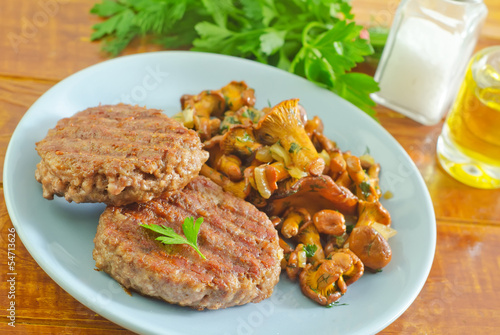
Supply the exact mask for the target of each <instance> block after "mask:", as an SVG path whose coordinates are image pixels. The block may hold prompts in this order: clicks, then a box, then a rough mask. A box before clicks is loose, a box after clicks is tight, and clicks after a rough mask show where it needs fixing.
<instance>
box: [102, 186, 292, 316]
mask: <svg viewBox="0 0 500 335" xmlns="http://www.w3.org/2000/svg"><path fill="white" fill-rule="evenodd" d="M186 217H193V218H194V219H196V218H198V217H203V218H204V222H203V224H202V225H201V228H200V232H199V235H198V247H199V249H200V251H201V252H202V253H203V254H204V255H205V256H206V258H207V259H206V260H203V259H202V258H201V257H200V255H199V254H198V253H197V252H196V251H195V250H194V249H193V248H191V247H190V246H187V245H164V244H161V243H160V242H158V241H156V240H155V238H156V237H157V236H158V234H157V233H155V232H152V231H150V230H149V229H146V228H143V227H140V226H139V225H140V224H143V223H144V224H158V225H164V226H167V227H172V228H173V229H174V230H175V231H176V232H177V233H178V234H180V235H181V236H184V235H183V233H182V227H181V226H182V223H183V221H184V218H186ZM94 243H95V249H94V252H93V257H94V260H95V261H96V267H97V269H99V270H103V271H105V272H107V273H108V274H110V275H111V277H113V278H114V279H116V280H117V281H118V282H119V283H121V284H122V285H123V286H124V287H126V288H130V289H134V290H136V291H138V292H140V293H142V294H144V295H148V296H152V297H156V298H160V299H163V300H165V301H167V302H169V303H173V304H179V305H182V306H190V307H193V308H195V309H200V310H201V309H205V308H207V309H218V308H226V307H230V306H235V305H242V304H246V303H249V302H259V301H261V300H263V299H265V298H267V297H269V296H270V295H271V293H272V291H273V288H274V286H275V285H276V284H277V282H278V280H279V275H280V272H281V269H280V261H281V259H282V257H283V252H282V249H281V248H280V246H279V244H278V235H277V231H276V229H275V228H274V227H273V224H272V223H271V221H270V220H269V219H268V217H267V216H266V215H265V214H264V213H262V212H260V211H259V210H257V209H256V208H255V207H254V206H253V205H252V204H250V203H248V202H246V201H244V200H242V199H240V198H237V197H235V196H234V195H232V194H231V193H227V192H224V191H223V190H222V188H221V187H219V186H218V185H216V184H215V183H214V182H212V181H211V180H209V179H207V178H205V177H202V176H198V177H196V178H195V179H194V180H193V181H192V182H190V183H189V184H188V185H187V186H186V187H185V188H184V189H183V190H182V191H179V192H176V193H175V194H171V195H168V196H167V195H165V196H162V197H160V198H156V199H154V200H151V201H149V202H146V203H141V204H131V205H128V206H123V207H116V206H108V207H107V208H106V210H105V211H104V212H103V214H102V215H101V217H100V220H99V226H98V228H97V235H96V237H95V239H94Z"/></svg>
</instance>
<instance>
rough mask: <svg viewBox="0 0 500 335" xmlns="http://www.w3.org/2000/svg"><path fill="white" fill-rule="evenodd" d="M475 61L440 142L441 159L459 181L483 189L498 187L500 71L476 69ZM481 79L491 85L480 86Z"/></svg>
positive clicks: (499, 161)
mask: <svg viewBox="0 0 500 335" xmlns="http://www.w3.org/2000/svg"><path fill="white" fill-rule="evenodd" d="M499 54H500V52H499ZM473 62H474V60H473V61H472V62H471V65H472V66H469V68H468V70H467V73H466V76H465V79H464V82H463V83H462V86H461V88H460V91H459V92H458V95H457V98H456V101H455V103H454V104H453V107H452V109H451V111H450V114H449V116H448V118H447V120H446V122H445V125H444V128H443V133H442V134H441V136H440V139H439V140H438V157H439V160H440V161H441V164H442V165H443V167H444V168H445V170H447V171H448V172H449V173H450V174H451V175H452V176H453V177H455V178H456V179H458V180H459V181H461V182H463V183H465V184H468V185H471V186H475V187H480V188H498V187H500V72H499V71H498V68H495V67H493V66H491V65H489V64H486V65H484V64H483V65H482V66H481V68H480V69H474V66H473V65H474V63H473ZM499 62H500V60H499ZM474 71H475V72H474ZM481 78H486V79H487V82H488V83H489V85H490V86H488V87H486V88H482V87H481V86H480V85H478V82H479V83H481V81H482V79H481ZM483 82H484V80H483ZM492 83H493V84H492ZM485 86H486V85H485ZM457 157H461V158H460V159H457ZM462 158H464V159H462Z"/></svg>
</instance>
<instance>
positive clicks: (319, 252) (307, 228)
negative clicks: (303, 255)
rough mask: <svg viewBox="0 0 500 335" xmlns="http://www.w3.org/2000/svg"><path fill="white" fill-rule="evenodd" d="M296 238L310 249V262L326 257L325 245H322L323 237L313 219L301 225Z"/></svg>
mask: <svg viewBox="0 0 500 335" xmlns="http://www.w3.org/2000/svg"><path fill="white" fill-rule="evenodd" d="M296 239H297V241H298V242H299V243H301V244H303V245H304V247H305V248H306V249H307V250H308V251H309V255H308V257H307V260H308V262H310V263H315V262H317V261H319V260H321V259H323V258H325V253H324V251H323V246H322V245H321V237H320V235H319V232H318V230H317V229H316V226H315V225H314V224H313V223H312V221H308V222H306V223H304V224H302V225H301V227H300V229H299V233H298V234H297V236H296Z"/></svg>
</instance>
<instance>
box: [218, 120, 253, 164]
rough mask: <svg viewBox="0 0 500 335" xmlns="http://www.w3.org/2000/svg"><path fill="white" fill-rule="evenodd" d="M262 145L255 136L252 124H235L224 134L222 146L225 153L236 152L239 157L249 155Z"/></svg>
mask: <svg viewBox="0 0 500 335" xmlns="http://www.w3.org/2000/svg"><path fill="white" fill-rule="evenodd" d="M260 147H262V144H260V143H258V142H257V140H256V139H255V137H254V133H253V130H252V127H251V126H250V125H248V126H244V125H235V126H233V127H231V128H229V130H228V131H227V133H225V134H224V138H223V139H222V141H221V143H220V148H221V150H222V152H223V153H224V154H235V155H237V156H239V157H249V156H251V155H253V153H254V152H255V151H256V150H258V149H259V148H260Z"/></svg>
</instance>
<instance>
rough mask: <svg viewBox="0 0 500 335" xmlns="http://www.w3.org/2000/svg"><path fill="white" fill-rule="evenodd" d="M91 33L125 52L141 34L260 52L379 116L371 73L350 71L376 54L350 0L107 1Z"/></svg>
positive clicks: (238, 52)
mask: <svg viewBox="0 0 500 335" xmlns="http://www.w3.org/2000/svg"><path fill="white" fill-rule="evenodd" d="M91 13H93V14H96V15H98V16H100V17H102V18H106V20H104V21H103V22H101V23H98V24H96V25H95V26H94V33H93V34H92V36H91V39H92V40H100V39H103V40H104V50H105V51H107V52H109V53H110V54H111V55H115V56H116V55H118V54H119V53H120V52H121V51H122V50H123V49H124V48H125V47H126V46H127V45H128V44H129V43H130V42H131V41H132V39H134V38H135V37H137V36H150V37H153V39H152V41H153V42H154V43H158V44H161V45H162V46H164V47H165V48H168V49H172V48H179V47H183V48H186V47H187V48H191V50H197V51H205V52H213V53H220V54H226V55H232V56H237V57H243V58H249V59H254V60H257V61H259V62H262V63H265V64H270V65H273V66H276V67H278V68H281V69H284V70H286V71H289V72H292V73H295V74H297V75H300V76H302V77H305V78H307V79H308V80H310V81H312V82H314V83H316V84H318V85H319V86H321V87H324V88H327V89H329V90H331V91H332V92H334V93H336V94H337V95H339V96H341V97H343V98H345V99H346V100H348V101H350V102H352V103H353V104H354V105H356V106H358V107H359V108H360V109H362V110H363V111H365V112H366V113H368V114H369V115H371V116H374V110H373V106H374V105H375V103H374V102H373V101H372V100H371V98H370V93H372V92H375V91H377V90H378V85H377V83H376V82H375V81H374V80H373V78H372V77H371V76H369V75H366V74H362V73H357V72H352V71H351V70H352V69H353V68H354V67H355V66H356V65H357V64H358V63H360V62H363V61H364V59H365V57H366V56H369V55H371V54H372V53H373V47H372V46H371V45H370V42H369V41H367V40H366V39H363V38H361V37H360V32H361V30H362V29H363V27H362V26H360V25H357V24H356V23H355V22H354V15H353V14H352V13H351V6H350V4H349V0H217V1H213V0H116V1H112V0H102V2H101V3H99V4H96V5H95V6H94V7H93V8H92V9H91Z"/></svg>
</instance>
